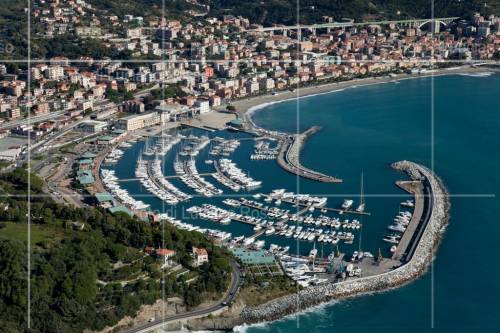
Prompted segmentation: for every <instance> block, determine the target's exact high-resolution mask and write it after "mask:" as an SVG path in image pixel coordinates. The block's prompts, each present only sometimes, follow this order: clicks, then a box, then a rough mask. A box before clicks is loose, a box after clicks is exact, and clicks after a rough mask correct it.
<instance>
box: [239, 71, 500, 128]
mask: <svg viewBox="0 0 500 333" xmlns="http://www.w3.org/2000/svg"><path fill="white" fill-rule="evenodd" d="M498 70H500V68H499V67H498V66H497V67H494V68H492V67H470V66H460V67H450V68H444V69H436V70H432V71H428V72H425V73H422V74H397V75H394V76H391V77H389V76H384V77H377V78H365V79H354V80H350V81H344V82H336V83H326V84H318V85H314V86H308V87H300V88H298V89H295V90H294V91H289V90H288V91H280V92H277V93H276V94H274V95H272V94H268V95H261V96H255V97H249V98H244V99H240V100H235V101H232V102H231V105H234V106H235V107H236V110H237V112H238V114H239V115H240V116H242V117H245V118H247V119H249V117H251V114H252V113H253V112H254V111H256V110H259V109H262V108H264V107H265V106H267V105H270V104H274V103H279V102H284V101H289V100H294V99H297V98H302V97H306V96H313V95H319V94H327V93H331V92H335V91H339V90H343V89H346V88H355V87H359V86H365V85H372V84H379V83H387V82H392V81H400V80H408V79H414V78H420V77H427V76H441V75H450V74H460V73H479V72H492V71H498Z"/></svg>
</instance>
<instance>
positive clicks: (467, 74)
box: [458, 72, 494, 77]
mask: <svg viewBox="0 0 500 333" xmlns="http://www.w3.org/2000/svg"><path fill="white" fill-rule="evenodd" d="M493 74H494V73H493V72H478V73H459V74H458V75H462V76H469V77H488V76H491V75H493Z"/></svg>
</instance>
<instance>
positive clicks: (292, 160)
mask: <svg viewBox="0 0 500 333" xmlns="http://www.w3.org/2000/svg"><path fill="white" fill-rule="evenodd" d="M320 129H321V127H319V126H313V127H311V128H310V129H308V130H307V131H305V132H303V133H301V134H297V135H292V136H289V137H287V138H284V139H282V140H281V142H280V145H281V147H280V151H279V153H278V158H277V161H278V164H279V165H280V166H281V167H282V168H283V169H285V170H286V171H288V172H290V173H293V174H296V175H298V176H301V177H304V178H307V179H312V180H316V181H320V182H324V183H341V182H342V179H340V178H336V177H333V176H328V175H325V174H323V173H320V172H317V171H314V170H311V169H308V168H306V167H304V166H303V165H302V164H300V160H299V155H300V150H301V149H302V148H303V146H304V143H305V141H306V140H307V139H308V138H309V137H310V136H311V135H313V134H314V133H316V132H318V131H319V130H320Z"/></svg>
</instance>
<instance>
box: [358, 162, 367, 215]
mask: <svg viewBox="0 0 500 333" xmlns="http://www.w3.org/2000/svg"><path fill="white" fill-rule="evenodd" d="M356 211H357V212H359V213H362V212H364V211H365V201H364V198H363V173H362V172H361V194H360V203H359V206H358V207H357V208H356Z"/></svg>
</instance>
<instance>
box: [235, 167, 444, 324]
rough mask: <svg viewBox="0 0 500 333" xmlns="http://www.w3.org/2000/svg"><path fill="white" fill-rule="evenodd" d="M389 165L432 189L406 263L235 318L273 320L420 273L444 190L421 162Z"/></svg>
mask: <svg viewBox="0 0 500 333" xmlns="http://www.w3.org/2000/svg"><path fill="white" fill-rule="evenodd" d="M392 167H393V168H394V169H396V170H401V171H404V172H406V173H407V174H408V175H409V176H410V178H412V179H415V180H416V179H422V178H426V179H427V181H428V182H429V184H430V186H431V189H432V193H433V196H432V200H433V210H432V213H431V216H430V219H429V222H428V224H427V226H426V228H425V230H424V232H423V234H422V237H421V239H420V241H419V244H418V246H417V248H416V249H415V252H414V254H413V256H412V258H411V259H410V260H409V261H408V262H407V263H406V264H404V265H402V266H400V267H398V268H397V269H395V270H393V271H390V272H387V273H383V274H379V275H375V276H368V277H363V278H359V279H353V280H348V281H343V282H339V283H334V284H327V285H321V286H316V287H310V288H307V289H304V290H301V291H299V292H298V293H296V294H292V295H287V296H284V297H281V298H279V299H276V300H273V301H270V302H268V303H265V304H262V305H259V306H256V307H251V308H244V309H243V310H242V311H241V313H240V316H239V318H238V320H235V322H238V323H241V322H243V323H245V324H254V323H259V322H263V321H272V320H277V319H280V318H283V317H284V316H286V315H290V314H292V313H296V312H298V311H302V310H304V309H306V308H310V307H313V306H317V305H319V304H321V303H325V302H329V301H332V300H338V299H342V298H346V297H352V296H356V295H360V294H366V293H372V292H377V291H385V290H388V289H393V288H396V287H399V286H401V285H403V284H405V283H408V282H410V281H412V280H415V279H416V278H418V277H420V276H422V275H423V274H424V273H425V272H426V270H427V267H428V265H429V264H430V263H431V261H432V260H433V258H434V254H435V251H436V249H437V247H438V245H439V241H440V239H441V234H442V231H443V229H444V227H445V226H446V225H447V223H448V210H449V206H450V203H449V201H448V193H447V191H446V188H445V187H444V185H443V183H442V181H441V180H440V179H439V178H438V177H437V176H436V175H434V173H433V172H432V171H431V170H429V169H428V168H426V167H424V166H421V165H419V164H416V163H413V162H409V161H401V162H396V163H393V164H392Z"/></svg>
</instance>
